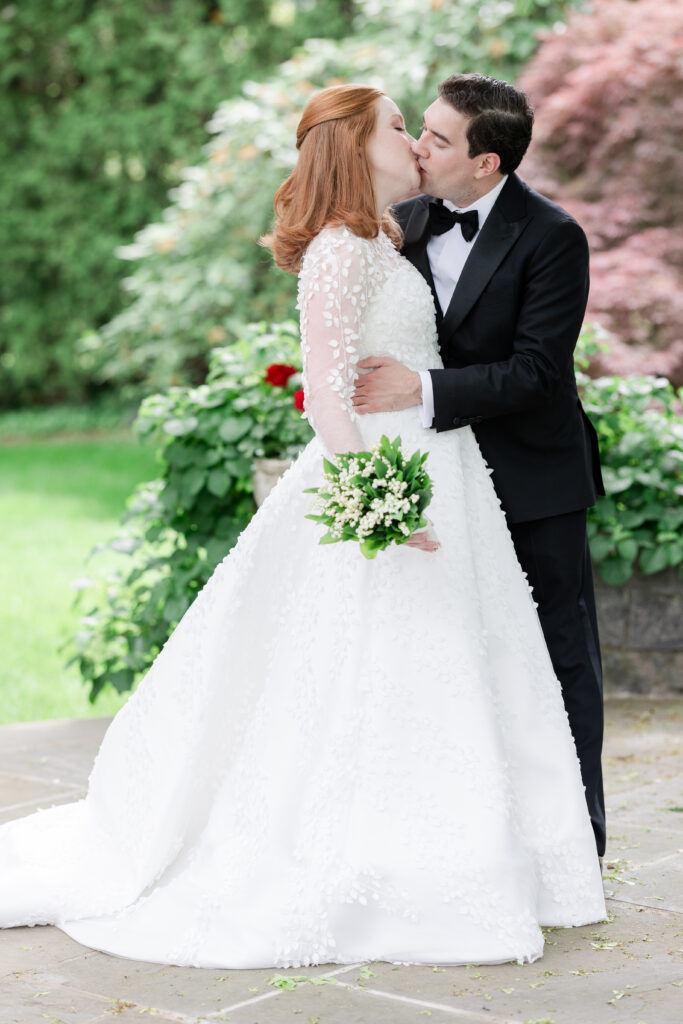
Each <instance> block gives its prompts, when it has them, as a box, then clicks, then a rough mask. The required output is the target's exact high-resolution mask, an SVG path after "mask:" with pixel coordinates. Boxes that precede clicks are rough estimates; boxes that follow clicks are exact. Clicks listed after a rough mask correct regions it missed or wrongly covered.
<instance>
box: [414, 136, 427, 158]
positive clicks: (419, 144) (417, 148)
mask: <svg viewBox="0 0 683 1024" xmlns="http://www.w3.org/2000/svg"><path fill="white" fill-rule="evenodd" d="M423 138H424V133H423V134H421V135H420V136H419V138H417V139H414V140H413V142H412V144H411V146H410V148H411V149H412V151H413V153H414V154H415V156H426V155H427V150H426V149H425V146H424V144H423V141H422V140H423Z"/></svg>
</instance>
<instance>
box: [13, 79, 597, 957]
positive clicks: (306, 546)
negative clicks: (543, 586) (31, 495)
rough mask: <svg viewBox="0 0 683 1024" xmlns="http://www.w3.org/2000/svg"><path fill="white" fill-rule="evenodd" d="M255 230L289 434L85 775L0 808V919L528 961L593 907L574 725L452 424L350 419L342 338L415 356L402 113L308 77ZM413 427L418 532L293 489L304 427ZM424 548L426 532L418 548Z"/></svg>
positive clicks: (213, 948)
mask: <svg viewBox="0 0 683 1024" xmlns="http://www.w3.org/2000/svg"><path fill="white" fill-rule="evenodd" d="M297 145H298V148H299V149H300V158H299V162H298V165H297V167H296V169H295V171H294V172H293V174H292V175H291V177H290V178H288V180H287V181H286V182H285V183H284V185H283V186H282V187H281V189H280V190H279V192H278V194H277V196H276V212H277V214H278V221H277V224H276V228H275V232H274V237H273V239H272V243H271V244H272V247H273V251H274V255H275V259H276V261H277V263H278V264H279V265H280V266H281V267H283V268H284V269H285V270H289V271H298V273H299V309H300V312H301V332H302V348H303V362H304V391H305V405H306V410H307V415H308V416H309V418H310V420H311V423H312V425H313V427H314V428H315V434H316V436H315V438H314V439H313V440H312V441H311V442H310V444H309V445H308V446H307V448H306V449H305V450H304V452H303V453H302V454H301V455H300V457H299V458H298V460H297V461H296V462H295V463H294V465H293V466H292V467H291V468H290V469H289V470H288V472H287V473H286V474H285V476H284V477H283V478H282V480H281V482H280V483H279V484H278V486H277V487H276V488H275V490H274V491H273V492H272V493H271V494H270V496H269V497H268V499H267V500H266V502H265V503H264V504H263V506H262V507H261V509H260V510H259V511H258V513H257V514H256V515H255V516H254V518H253V520H252V521H251V523H250V524H249V526H248V528H247V529H246V530H245V531H244V532H243V533H242V535H241V536H240V539H239V541H238V543H237V545H236V546H235V548H234V549H233V550H232V551H231V552H230V554H229V555H228V556H227V557H226V558H225V559H224V561H223V562H222V563H221V564H220V565H219V566H218V567H217V569H216V571H215V573H214V574H213V576H212V578H211V579H210V580H209V582H208V583H207V585H206V586H205V587H204V589H203V590H202V591H201V593H200V594H199V595H198V597H197V599H196V600H195V602H194V604H193V605H192V606H191V607H190V608H189V609H188V611H187V613H186V615H185V616H184V618H183V619H182V621H181V622H180V624H179V625H178V627H177V629H176V630H175V632H174V633H173V635H172V636H171V638H170V639H169V641H168V642H167V643H166V645H165V646H164V648H163V650H162V651H161V653H160V654H159V656H158V657H157V659H156V661H155V662H154V664H153V666H152V667H151V669H150V671H149V672H148V674H147V676H146V677H145V678H144V679H143V680H142V682H141V683H140V685H139V686H138V688H137V690H136V692H135V693H134V694H133V695H132V696H131V697H130V699H129V701H128V702H127V704H126V705H125V707H124V708H123V709H122V710H121V711H120V712H119V713H118V715H117V716H116V717H115V718H114V720H113V721H112V723H111V725H110V726H109V729H108V730H107V733H106V735H105V737H104V740H103V742H102V746H101V748H100V750H99V752H98V755H97V758H96V760H95V764H94V767H93V770H92V774H91V776H90V781H89V788H88V792H87V796H86V797H85V798H84V799H82V800H80V801H78V802H76V803H72V804H69V805H66V806H58V807H52V808H48V809H45V810H41V811H38V812H36V813H35V814H32V815H30V816H29V817H26V818H22V819H21V820H18V821H14V822H9V823H8V824H6V825H4V826H3V827H2V828H1V829H0V925H1V926H4V927H12V926H16V925H26V924H31V925H32V924H54V925H57V926H58V927H59V928H61V929H62V930H63V931H64V932H66V933H67V934H68V935H70V936H72V937H73V938H74V939H76V940H77V941H78V942H81V943H83V944H85V945H87V946H90V947H93V948H95V949H99V950H104V951H107V952H110V953H113V954H116V955H118V956H123V957H128V958H132V959H138V960H147V961H155V962H161V963H168V964H180V965H192V966H197V967H225V968H250V967H253V968H256V967H268V966H275V967H285V968H286V967H302V966H309V965H313V964H323V963H353V962H358V961H364V960H386V961H389V962H392V963H417V964H419V963H426V964H463V963H467V964H469V963H497V962H503V961H508V960H518V961H520V962H525V961H532V960H535V959H537V958H538V957H540V956H541V955H542V952H543V935H542V932H541V926H546V925H553V926H570V925H581V924H586V923H589V922H595V921H599V920H601V919H602V918H604V916H605V904H604V899H603V892H602V884H601V877H600V871H599V867H598V858H597V855H596V850H595V841H594V838H593V832H592V829H591V826H590V822H589V819H588V813H587V810H586V804H585V800H584V793H583V787H582V784H581V776H580V772H579V764H578V760H577V756H576V750H575V747H574V743H573V740H572V736H571V733H570V730H569V725H568V721H567V716H566V712H565V709H564V704H563V701H562V697H561V693H560V688H559V683H558V682H557V680H556V678H555V676H554V674H553V671H552V667H551V663H550V660H549V657H548V653H547V650H546V647H545V644H544V640H543V635H542V632H541V627H540V625H539V621H538V617H537V614H536V611H535V607H534V603H533V601H532V596H531V593H530V589H529V586H528V584H527V582H526V579H525V578H524V576H523V574H522V571H521V569H520V566H519V563H518V561H517V558H516V555H515V551H514V548H513V545H512V541H511V538H510V534H509V532H508V529H507V525H506V521H505V517H504V515H503V512H502V510H501V507H500V504H499V501H498V499H497V497H496V494H495V491H494V489H493V485H492V482H491V479H490V474H489V471H488V469H487V466H486V464H485V463H484V461H483V458H482V455H481V453H480V451H479V448H478V446H477V442H476V440H475V437H474V434H473V433H472V431H471V428H470V427H464V428H462V429H460V430H454V431H446V432H442V433H436V432H434V431H426V430H424V429H423V428H422V427H421V426H420V423H419V420H418V417H417V415H416V413H415V410H414V409H407V410H404V411H401V412H389V413H376V414H367V415H365V416H363V417H362V419H359V418H358V417H357V416H356V415H355V413H354V409H353V404H352V401H351V395H352V392H353V387H354V379H355V377H356V375H357V368H356V364H357V362H358V360H359V359H361V358H362V357H363V356H364V355H369V354H370V353H372V354H373V355H377V354H380V355H381V354H386V355H390V356H392V357H394V358H396V359H398V360H400V361H402V362H403V363H404V364H406V365H407V366H409V367H410V368H411V369H414V370H422V369H427V368H430V367H431V368H434V367H438V366H440V365H441V362H440V358H439V354H438V348H437V340H436V330H435V322H434V309H433V303H432V297H431V293H430V290H429V287H428V286H427V284H426V283H425V281H424V280H423V278H422V277H421V276H420V274H419V273H418V271H417V270H415V268H414V267H412V266H411V264H410V263H408V262H407V261H406V260H404V259H403V258H402V257H401V256H400V255H399V253H398V251H397V248H396V246H397V245H398V244H399V243H400V234H399V230H398V228H397V226H396V224H395V223H394V221H393V220H392V218H391V215H390V214H389V213H388V212H387V210H388V207H389V206H390V205H391V204H392V203H393V202H395V201H397V200H398V199H399V198H401V197H403V196H405V195H406V194H407V193H408V192H410V191H411V190H413V189H415V188H416V187H417V185H418V183H419V174H418V170H417V165H416V163H415V158H414V157H413V155H412V153H411V150H410V137H409V136H408V135H407V133H406V130H405V125H404V123H403V119H402V117H401V114H400V112H399V110H398V108H397V107H396V105H395V104H394V103H393V102H392V101H391V100H390V99H389V98H388V97H387V96H385V95H383V94H382V93H380V92H378V91H377V90H375V89H372V88H368V87H365V86H356V85H347V86H335V87H332V88H329V89H325V90H323V91H322V92H320V93H318V94H317V95H315V96H314V97H313V98H312V99H311V100H310V102H309V103H308V105H307V107H306V109H305V111H304V114H303V118H302V121H301V123H300V125H299V130H298V136H297ZM383 433H386V434H388V435H389V436H390V437H392V438H393V437H395V436H396V435H398V434H400V435H401V437H402V439H403V442H404V445H405V446H406V448H407V449H408V450H409V451H412V450H415V449H417V448H421V449H422V450H428V451H429V457H428V461H427V469H428V471H429V473H430V475H431V477H432V479H433V481H434V498H433V501H432V504H431V506H430V510H429V514H430V517H431V519H432V520H433V522H434V527H435V530H436V533H437V535H438V539H439V542H440V544H439V546H438V548H436V549H435V547H436V546H435V545H434V544H433V543H432V542H431V541H430V538H429V537H428V536H426V535H424V534H423V535H422V536H420V537H417V538H413V540H412V542H411V546H408V545H403V546H401V547H392V548H390V549H388V550H386V551H384V552H381V553H380V554H379V556H378V557H377V558H376V559H375V560H374V561H372V562H368V561H367V560H366V559H364V558H363V557H362V555H361V553H360V551H359V550H358V547H357V545H355V544H351V543H344V544H337V545H333V546H323V547H321V546H319V544H318V541H319V537H320V529H319V527H318V526H317V524H314V523H313V522H311V521H310V520H307V519H306V518H305V516H306V513H307V512H308V511H310V501H311V499H310V495H306V494H304V493H303V492H304V489H305V488H307V487H312V486H316V485H317V484H319V483H320V482H321V471H322V456H323V454H325V453H327V454H330V455H334V453H336V452H340V451H344V450H357V449H361V448H367V447H368V446H369V445H370V444H371V443H373V442H374V441H375V440H376V439H378V438H379V437H380V436H381V435H382V434H383ZM421 547H422V548H425V549H427V550H428V551H430V552H431V553H427V554H426V553H425V551H424V550H420V548H421Z"/></svg>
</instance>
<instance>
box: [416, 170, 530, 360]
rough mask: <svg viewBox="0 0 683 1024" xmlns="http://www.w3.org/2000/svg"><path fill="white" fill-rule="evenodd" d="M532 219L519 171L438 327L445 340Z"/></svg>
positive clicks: (487, 223) (480, 237) (483, 232)
mask: <svg viewBox="0 0 683 1024" xmlns="http://www.w3.org/2000/svg"><path fill="white" fill-rule="evenodd" d="M530 220H531V217H530V216H529V215H527V212H526V196H525V193H524V186H523V184H522V182H521V181H520V180H519V178H518V177H517V176H516V175H510V178H509V179H508V181H507V182H506V183H505V185H504V187H503V190H502V192H501V193H500V195H499V197H498V199H497V201H496V204H495V206H494V207H493V209H492V210H491V212H490V213H489V215H488V217H487V218H486V221H485V222H484V226H483V227H482V229H481V231H480V232H479V234H478V236H477V238H476V240H475V242H474V244H473V246H472V251H471V252H470V254H469V256H468V257H467V262H466V263H465V266H464V267H463V269H462V273H461V274H460V278H459V279H458V283H457V285H456V287H455V291H454V292H453V296H452V298H451V301H450V304H449V306H448V309H447V310H446V312H445V314H444V316H443V320H442V322H441V324H440V328H439V337H440V340H441V343H442V344H443V343H444V342H446V341H448V339H449V338H450V336H451V335H452V334H453V333H454V331H456V330H457V329H458V327H459V326H460V324H461V323H462V321H463V320H464V319H465V317H466V316H467V314H468V313H469V311H470V310H471V309H472V306H473V305H474V304H475V302H476V301H477V299H478V298H479V296H480V295H481V293H482V291H483V290H484V288H485V287H486V285H487V284H488V282H489V281H490V280H491V277H492V276H493V274H494V273H495V272H496V270H497V269H498V267H499V266H500V264H501V263H502V261H503V259H504V258H505V256H506V255H507V253H508V252H509V251H510V249H511V248H512V246H513V245H514V244H515V242H516V241H517V239H518V238H519V236H520V235H521V234H522V232H523V230H524V228H525V227H526V226H527V224H528V223H529V221H530ZM425 244H426V243H425ZM425 259H426V251H425ZM427 262H428V261H427Z"/></svg>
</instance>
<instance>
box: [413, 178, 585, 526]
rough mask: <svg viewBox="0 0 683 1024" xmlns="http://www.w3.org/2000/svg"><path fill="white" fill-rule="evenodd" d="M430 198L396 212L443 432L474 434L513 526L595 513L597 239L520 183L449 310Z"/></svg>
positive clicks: (511, 187)
mask: <svg viewBox="0 0 683 1024" xmlns="http://www.w3.org/2000/svg"><path fill="white" fill-rule="evenodd" d="M428 204H429V196H418V197H417V198H416V199H407V200H405V201H404V202H402V203H399V204H398V205H397V206H396V207H395V208H394V213H395V215H396V218H397V220H398V221H399V223H400V225H401V227H402V228H403V232H404V244H403V254H404V255H405V256H406V257H407V258H408V259H409V260H410V261H411V263H413V264H414V265H415V266H416V267H417V269H418V270H419V271H420V272H421V273H422V275H423V276H424V277H425V278H426V280H427V281H428V283H429V285H430V287H431V289H432V292H433V294H434V303H435V306H436V310H437V326H438V332H439V345H440V349H441V356H442V359H443V363H444V367H445V368H444V369H443V370H441V369H439V370H431V371H430V373H431V376H432V383H433V386H434V413H435V416H434V426H435V427H436V429H437V430H439V431H441V430H452V429H453V428H455V427H462V426H465V425H471V426H472V428H473V430H474V433H475V434H476V437H477V441H478V442H479V446H480V448H481V451H482V454H483V456H484V458H485V459H486V461H487V463H488V464H489V466H490V467H491V469H492V470H493V481H494V484H495V486H496V491H497V493H498V496H499V498H500V500H501V503H502V505H503V508H504V510H505V512H506V514H507V518H508V521H509V522H511V523H517V522H526V521H529V520H534V519H544V518H546V517H549V516H555V515H560V514H562V513H564V512H573V511H576V510H578V509H582V508H587V507H588V506H589V505H593V504H594V503H595V500H596V497H597V495H598V494H604V493H605V492H604V488H603V484H602V476H601V473H600V456H599V451H598V439H597V435H596V433H595V429H594V428H593V425H592V424H591V422H590V420H589V419H588V417H587V416H586V413H585V412H584V410H583V408H582V406H581V402H580V401H579V396H578V393H577V390H576V378H575V375H574V359H573V353H574V347H575V345H576V340H577V338H578V335H579V330H580V328H581V324H582V321H583V315H584V313H585V310H586V302H587V299H588V243H587V241H586V236H585V234H584V232H583V230H582V229H581V227H580V226H579V225H578V224H577V222H576V221H575V220H574V219H573V218H572V217H570V215H569V214H568V213H567V212H566V211H565V210H563V209H562V208H561V207H559V206H556V205H555V204H554V203H551V202H550V200H548V199H546V198H545V197H544V196H541V195H539V194H538V193H537V192H534V191H532V189H530V188H529V187H528V186H527V185H526V184H525V183H524V182H523V181H521V179H520V178H518V177H517V175H516V174H511V175H510V176H509V178H508V180H507V181H506V182H505V185H504V186H503V189H502V191H501V193H500V195H499V196H498V199H497V200H496V203H495V205H494V207H493V209H492V210H491V212H490V213H489V215H488V217H487V218H486V221H485V222H484V225H483V227H482V229H481V231H480V232H479V233H478V235H477V237H476V238H475V240H474V242H473V244H472V249H471V252H470V254H469V256H468V258H467V262H466V263H465V266H464V268H463V271H462V274H461V276H460V279H459V280H458V284H457V286H456V289H455V292H454V294H453V298H452V300H451V303H450V305H449V307H448V309H447V310H445V311H442V310H441V309H440V307H439V302H438V298H437V296H436V292H435V289H434V282H433V280H432V274H431V270H430V267H429V260H428V258H427V251H426V246H427V242H428V240H429V231H428V217H427V207H428Z"/></svg>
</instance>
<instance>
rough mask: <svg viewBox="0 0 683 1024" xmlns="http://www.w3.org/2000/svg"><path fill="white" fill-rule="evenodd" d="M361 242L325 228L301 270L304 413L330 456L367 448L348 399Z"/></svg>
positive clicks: (362, 274)
mask: <svg viewBox="0 0 683 1024" xmlns="http://www.w3.org/2000/svg"><path fill="white" fill-rule="evenodd" d="M365 244H366V243H364V241H363V239H360V238H357V237H356V236H355V235H354V234H353V233H352V232H351V231H349V230H348V229H346V228H326V229H324V230H323V231H322V232H321V234H320V235H318V236H317V237H316V238H314V239H313V241H312V242H311V244H310V245H309V247H308V249H307V251H306V254H305V256H304V259H303V263H302V267H301V271H300V273H299V311H300V314H301V348H302V353H303V378H304V407H305V410H306V412H305V415H306V416H307V418H308V420H309V422H310V424H311V426H312V427H313V429H314V430H315V432H316V435H317V436H318V438H319V439H320V441H321V442H322V444H323V446H324V447H325V449H326V450H327V452H328V454H329V455H331V456H333V455H335V454H336V453H337V452H343V451H361V450H363V449H364V448H365V444H364V442H363V437H362V434H361V432H360V429H359V425H358V416H357V414H356V411H355V409H354V408H353V404H352V401H351V396H352V395H353V389H354V382H355V379H356V374H357V372H358V370H357V363H358V339H359V332H360V325H361V320H362V317H363V312H364V309H365V306H366V304H367V284H368V272H367V267H366V263H365V249H364V245H365Z"/></svg>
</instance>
